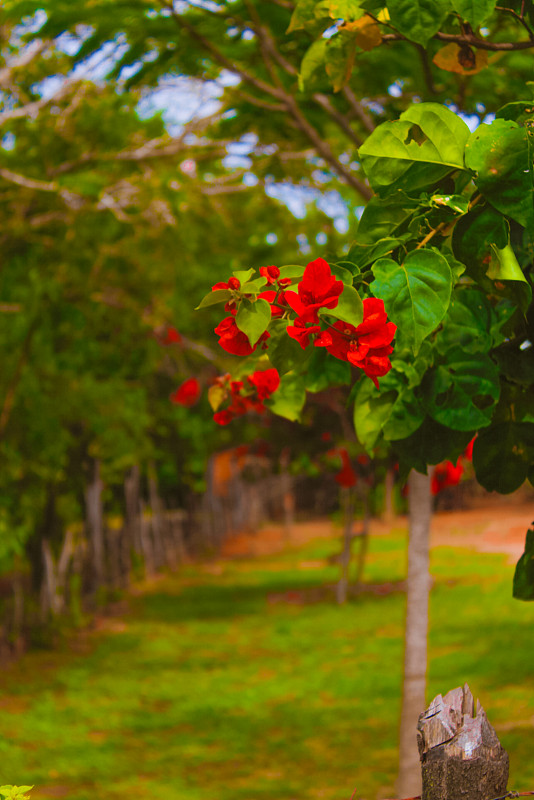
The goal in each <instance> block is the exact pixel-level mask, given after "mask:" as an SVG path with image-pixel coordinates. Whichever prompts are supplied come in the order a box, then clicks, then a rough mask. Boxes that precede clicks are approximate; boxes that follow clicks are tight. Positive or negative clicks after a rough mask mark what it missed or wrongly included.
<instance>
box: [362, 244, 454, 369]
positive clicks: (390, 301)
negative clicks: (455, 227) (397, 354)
mask: <svg viewBox="0 0 534 800" xmlns="http://www.w3.org/2000/svg"><path fill="white" fill-rule="evenodd" d="M373 274H374V276H375V280H374V281H373V283H372V284H371V289H372V292H373V294H374V295H375V297H380V298H381V299H382V300H383V301H384V306H385V309H386V311H387V314H388V317H389V318H390V319H391V320H392V322H394V323H395V325H397V327H398V328H399V329H400V330H401V331H402V334H403V337H404V339H405V340H406V341H407V342H408V343H409V346H410V347H411V348H412V350H413V352H414V353H415V354H416V353H417V351H418V350H419V347H420V346H421V342H422V341H423V339H424V338H425V337H426V336H428V334H429V333H431V332H432V331H433V330H434V329H435V328H436V327H437V326H438V325H439V323H440V322H441V320H442V319H443V317H444V316H445V314H446V311H447V308H448V306H449V301H450V296H451V284H452V275H451V270H450V267H449V265H448V263H447V260H446V259H445V258H444V257H443V256H442V255H441V253H439V252H437V251H436V250H413V251H412V252H411V253H409V254H408V255H407V257H406V259H405V261H404V263H403V264H397V262H396V261H393V260H392V259H389V258H383V259H380V260H378V261H377V262H376V263H375V265H374V267H373Z"/></svg>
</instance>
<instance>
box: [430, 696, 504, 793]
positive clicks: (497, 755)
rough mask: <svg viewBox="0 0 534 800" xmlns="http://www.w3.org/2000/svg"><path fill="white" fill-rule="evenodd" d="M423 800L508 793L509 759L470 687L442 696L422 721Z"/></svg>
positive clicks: (435, 699) (435, 700) (432, 705)
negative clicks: (475, 701)
mask: <svg viewBox="0 0 534 800" xmlns="http://www.w3.org/2000/svg"><path fill="white" fill-rule="evenodd" d="M417 744H418V747H419V757H420V759H421V770H422V778H423V793H422V800H460V798H461V799H462V800H492V798H495V797H499V796H500V795H503V794H504V793H505V792H506V784H507V783H508V753H507V752H506V750H505V749H504V748H503V746H502V745H501V743H500V742H499V739H498V738H497V734H496V733H495V731H494V729H493V728H492V726H491V725H490V723H489V722H488V719H487V717H486V712H485V711H484V709H483V708H482V706H481V705H480V702H479V701H478V700H477V703H476V713H475V703H474V700H473V695H472V694H471V692H470V690H469V686H468V685H467V684H465V686H464V687H463V689H462V688H461V687H458V688H457V689H453V690H452V691H450V692H449V693H448V694H446V695H445V697H442V696H441V695H440V694H438V696H437V697H435V698H434V700H432V702H431V704H430V706H429V707H428V709H427V710H426V711H425V712H424V713H423V714H421V715H420V717H419V722H418V725H417Z"/></svg>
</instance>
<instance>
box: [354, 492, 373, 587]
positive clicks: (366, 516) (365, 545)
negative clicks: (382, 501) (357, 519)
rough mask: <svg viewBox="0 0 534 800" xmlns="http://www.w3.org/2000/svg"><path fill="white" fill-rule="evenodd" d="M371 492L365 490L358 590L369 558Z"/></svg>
mask: <svg viewBox="0 0 534 800" xmlns="http://www.w3.org/2000/svg"><path fill="white" fill-rule="evenodd" d="M370 516H371V515H370V511H369V492H368V491H364V494H363V522H362V529H361V531H360V535H359V539H360V549H359V550H358V561H357V564H356V581H355V588H356V591H357V592H360V591H362V589H363V571H364V569H365V562H366V560H367V551H368V549H369V520H370Z"/></svg>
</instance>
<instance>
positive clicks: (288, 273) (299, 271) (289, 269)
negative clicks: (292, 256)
mask: <svg viewBox="0 0 534 800" xmlns="http://www.w3.org/2000/svg"><path fill="white" fill-rule="evenodd" d="M305 269H306V267H301V266H300V265H299V264H286V265H285V266H283V267H280V277H281V278H302V276H303V275H304V270H305Z"/></svg>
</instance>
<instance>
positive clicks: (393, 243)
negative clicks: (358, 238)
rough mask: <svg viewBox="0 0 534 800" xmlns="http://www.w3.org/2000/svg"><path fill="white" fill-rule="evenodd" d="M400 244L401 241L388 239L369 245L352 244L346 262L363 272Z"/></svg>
mask: <svg viewBox="0 0 534 800" xmlns="http://www.w3.org/2000/svg"><path fill="white" fill-rule="evenodd" d="M400 244H402V239H392V238H390V237H386V238H385V239H379V240H378V242H376V243H375V244H371V245H368V244H360V243H359V242H354V244H353V245H352V246H351V248H350V250H349V252H348V255H347V261H349V262H352V264H355V265H356V266H357V267H358V268H359V269H360V270H363V269H365V267H367V266H369V264H372V263H373V261H376V260H377V259H378V258H383V257H384V256H387V255H389V253H391V252H393V250H396V249H397V247H398V246H399V245H400Z"/></svg>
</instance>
